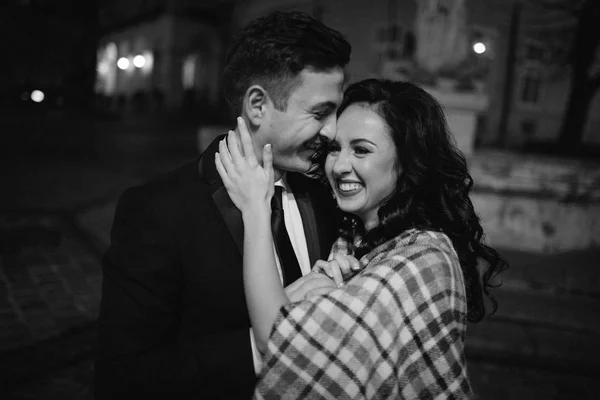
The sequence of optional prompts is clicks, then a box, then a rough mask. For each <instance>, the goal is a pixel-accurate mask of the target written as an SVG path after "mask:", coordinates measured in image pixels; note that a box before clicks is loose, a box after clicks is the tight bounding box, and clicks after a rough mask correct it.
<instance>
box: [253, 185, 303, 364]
mask: <svg viewBox="0 0 600 400" xmlns="http://www.w3.org/2000/svg"><path fill="white" fill-rule="evenodd" d="M275 186H282V187H283V192H282V193H281V202H282V206H283V218H284V221H285V228H286V230H287V232H288V235H289V237H290V242H292V247H293V248H294V253H296V258H297V259H298V264H300V270H301V271H302V276H304V275H306V274H308V273H309V272H310V270H311V265H310V259H309V257H308V247H307V245H306V237H305V236H304V226H303V225H302V217H301V216H300V210H299V209H298V204H297V203H296V198H295V197H294V193H292V192H291V190H289V185H288V184H287V182H286V178H285V175H283V177H282V178H281V179H279V180H278V181H277V182H275ZM273 254H274V255H275V262H276V263H277V271H278V272H279V278H280V279H281V284H282V285H283V274H282V273H281V264H280V262H279V257H278V256H277V250H276V249H275V243H274V242H273ZM250 343H251V344H252V356H253V359H254V372H255V373H256V374H257V375H258V373H259V372H260V369H261V367H262V357H261V354H260V352H259V351H258V349H257V348H256V343H255V341H254V333H253V331H252V328H250Z"/></svg>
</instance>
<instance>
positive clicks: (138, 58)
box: [133, 54, 146, 68]
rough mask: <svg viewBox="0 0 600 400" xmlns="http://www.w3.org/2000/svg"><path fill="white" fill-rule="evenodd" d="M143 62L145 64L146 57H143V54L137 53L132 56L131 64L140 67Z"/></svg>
mask: <svg viewBox="0 0 600 400" xmlns="http://www.w3.org/2000/svg"><path fill="white" fill-rule="evenodd" d="M145 64H146V59H145V58H144V56H143V55H141V54H138V55H137V56H135V57H134V58H133V65H135V66H136V67H137V68H142V67H143V66H144V65H145Z"/></svg>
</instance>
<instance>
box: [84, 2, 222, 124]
mask: <svg viewBox="0 0 600 400" xmlns="http://www.w3.org/2000/svg"><path fill="white" fill-rule="evenodd" d="M233 6H234V2H233V1H211V2H198V1H192V0H170V1H169V0H151V1H127V2H122V1H113V0H106V1H103V2H100V8H99V27H100V31H101V35H100V37H99V41H98V53H97V68H96V70H97V81H96V87H95V89H96V92H97V93H98V94H99V95H100V100H101V104H102V105H103V106H104V107H107V108H109V109H111V110H115V111H118V112H128V111H133V112H138V113H139V112H155V111H157V110H162V109H165V110H178V109H187V110H190V111H191V110H194V112H197V113H201V114H204V115H205V116H207V117H210V116H214V115H215V113H216V114H219V112H220V109H221V102H220V99H221V96H220V92H219V91H220V87H219V76H220V73H221V70H222V68H223V60H224V53H225V49H226V46H227V43H228V38H229V33H230V18H231V15H232V11H233Z"/></svg>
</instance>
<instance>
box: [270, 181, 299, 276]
mask: <svg viewBox="0 0 600 400" xmlns="http://www.w3.org/2000/svg"><path fill="white" fill-rule="evenodd" d="M282 192H283V187H281V186H275V194H273V199H271V229H272V231H273V239H274V241H275V248H276V249H277V255H278V256H279V262H280V265H281V272H282V273H283V285H284V286H287V285H289V284H290V283H292V282H294V281H295V280H296V279H298V278H300V277H302V271H301V270H300V264H298V259H297V258H296V253H294V248H293V247H292V242H291V241H290V237H289V235H288V233H287V230H286V228H285V220H284V218H283V203H282V200H281V197H282Z"/></svg>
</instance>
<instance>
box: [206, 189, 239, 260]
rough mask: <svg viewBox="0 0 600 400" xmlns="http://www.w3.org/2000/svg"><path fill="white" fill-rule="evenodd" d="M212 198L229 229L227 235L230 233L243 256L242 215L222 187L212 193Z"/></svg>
mask: <svg viewBox="0 0 600 400" xmlns="http://www.w3.org/2000/svg"><path fill="white" fill-rule="evenodd" d="M212 197H213V201H214V202H215V205H216V206H217V209H218V210H219V212H220V213H221V216H222V217H223V221H224V222H225V225H227V229H229V233H231V237H232V238H233V241H234V242H235V244H236V246H237V248H238V250H239V251H240V254H243V251H244V223H243V221H242V213H241V212H240V210H238V209H237V207H236V206H235V205H234V204H233V202H232V201H231V199H230V198H229V195H228V194H227V190H226V189H225V187H224V186H221V187H220V188H219V189H217V190H216V191H215V192H214V193H213V195H212Z"/></svg>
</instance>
